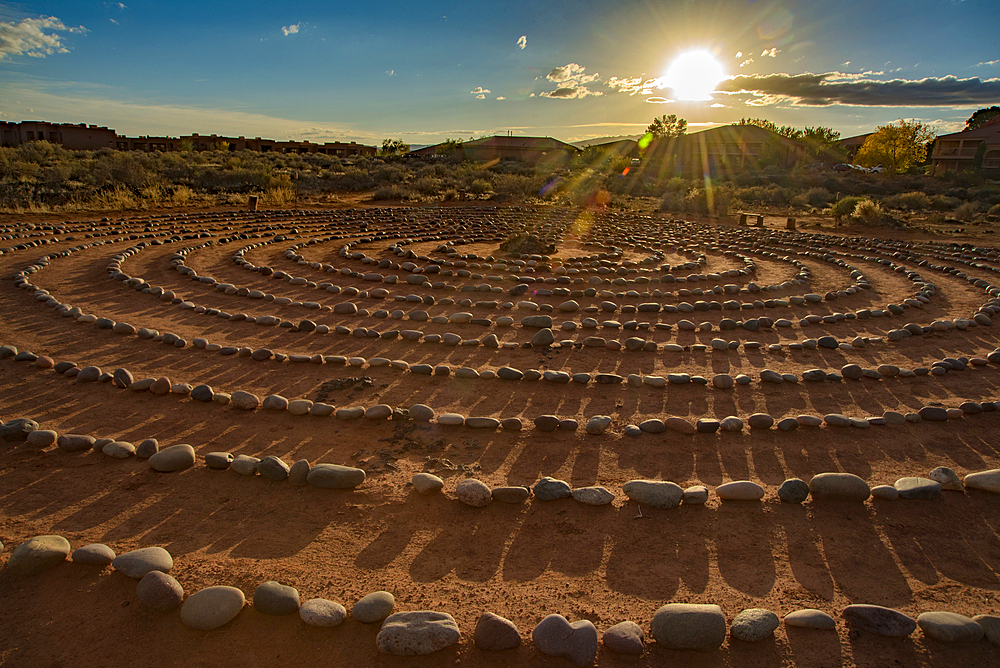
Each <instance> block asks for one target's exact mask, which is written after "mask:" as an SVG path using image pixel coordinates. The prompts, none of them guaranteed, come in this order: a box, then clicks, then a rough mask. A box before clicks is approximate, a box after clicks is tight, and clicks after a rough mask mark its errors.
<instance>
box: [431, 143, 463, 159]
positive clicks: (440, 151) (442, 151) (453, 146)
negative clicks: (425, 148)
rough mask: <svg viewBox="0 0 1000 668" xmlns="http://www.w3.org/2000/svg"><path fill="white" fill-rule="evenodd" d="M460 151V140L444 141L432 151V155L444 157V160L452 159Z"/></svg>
mask: <svg viewBox="0 0 1000 668" xmlns="http://www.w3.org/2000/svg"><path fill="white" fill-rule="evenodd" d="M461 151H462V140H461V139H445V140H444V141H443V142H441V144H440V145H439V146H438V147H437V150H435V151H434V155H440V156H444V157H446V158H453V157H455V156H456V155H458V154H459V153H461Z"/></svg>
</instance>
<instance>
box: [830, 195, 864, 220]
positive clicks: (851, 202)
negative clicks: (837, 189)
mask: <svg viewBox="0 0 1000 668" xmlns="http://www.w3.org/2000/svg"><path fill="white" fill-rule="evenodd" d="M862 199H864V198H862V197H858V196H856V195H850V196H848V197H842V198H840V199H839V200H837V201H836V203H835V204H834V205H833V206H832V207H830V213H831V214H832V215H833V216H834V217H836V218H841V217H843V216H850V215H853V214H854V209H855V207H857V206H858V202H860V201H861V200H862Z"/></svg>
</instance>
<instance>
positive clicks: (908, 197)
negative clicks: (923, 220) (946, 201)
mask: <svg viewBox="0 0 1000 668" xmlns="http://www.w3.org/2000/svg"><path fill="white" fill-rule="evenodd" d="M882 204H884V205H885V206H887V207H889V208H890V209H904V210H907V211H923V210H924V209H929V208H931V198H930V197H928V196H927V193H924V192H919V191H913V192H908V193H899V194H898V195H889V196H888V197H885V198H883V199H882Z"/></svg>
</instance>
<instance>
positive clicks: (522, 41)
mask: <svg viewBox="0 0 1000 668" xmlns="http://www.w3.org/2000/svg"><path fill="white" fill-rule="evenodd" d="M517 46H518V48H521V49H523V48H524V47H526V46H528V36H527V35H521V36H520V37H518V38H517Z"/></svg>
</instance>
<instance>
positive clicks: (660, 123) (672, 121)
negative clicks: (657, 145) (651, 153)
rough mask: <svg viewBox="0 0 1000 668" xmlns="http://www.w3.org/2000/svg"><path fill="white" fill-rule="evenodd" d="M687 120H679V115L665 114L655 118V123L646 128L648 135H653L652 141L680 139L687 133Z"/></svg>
mask: <svg viewBox="0 0 1000 668" xmlns="http://www.w3.org/2000/svg"><path fill="white" fill-rule="evenodd" d="M687 127H688V122H687V119H684V118H677V114H670V115H669V116H668V115H667V114H664V115H663V116H660V117H658V118H654V119H653V122H652V123H650V124H649V127H647V128H646V134H647V135H652V139H671V138H675V137H680V136H681V135H683V134H684V133H685V132H687Z"/></svg>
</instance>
